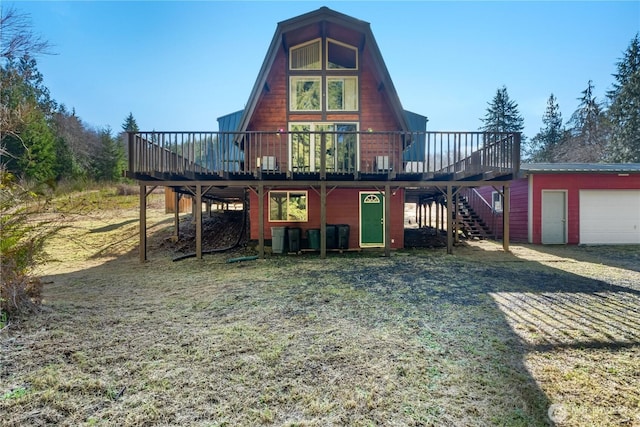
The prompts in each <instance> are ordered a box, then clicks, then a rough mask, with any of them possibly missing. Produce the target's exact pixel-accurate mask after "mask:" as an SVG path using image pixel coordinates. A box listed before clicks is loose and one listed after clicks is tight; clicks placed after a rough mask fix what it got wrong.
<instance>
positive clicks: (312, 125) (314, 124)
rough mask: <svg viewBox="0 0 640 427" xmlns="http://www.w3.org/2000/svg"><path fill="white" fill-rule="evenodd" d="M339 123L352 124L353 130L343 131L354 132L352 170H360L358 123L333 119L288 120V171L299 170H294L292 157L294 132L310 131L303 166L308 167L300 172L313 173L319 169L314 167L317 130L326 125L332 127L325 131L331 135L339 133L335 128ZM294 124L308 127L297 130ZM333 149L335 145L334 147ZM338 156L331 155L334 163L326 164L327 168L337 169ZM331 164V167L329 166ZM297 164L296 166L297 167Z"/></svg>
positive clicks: (320, 130)
mask: <svg viewBox="0 0 640 427" xmlns="http://www.w3.org/2000/svg"><path fill="white" fill-rule="evenodd" d="M340 125H348V126H354V128H355V130H353V131H343V132H345V134H346V133H348V132H356V135H355V136H356V141H355V159H354V172H359V171H360V135H359V134H358V133H357V132H358V131H359V130H360V123H359V122H357V121H350V120H344V121H342V120H334V121H330V122H318V121H311V122H310V121H290V122H289V124H288V128H287V129H288V131H289V138H288V141H287V143H288V144H287V145H288V147H287V152H288V156H289V162H288V163H289V172H299V170H297V169H296V170H294V161H293V160H294V159H293V138H294V136H295V135H296V133H298V132H310V134H309V165H307V166H305V168H308V170H303V171H302V172H310V173H315V172H319V170H318V169H317V168H316V152H317V150H316V137H318V138H319V135H318V132H322V131H323V129H322V128H327V127H332V128H333V130H330V131H327V132H329V133H331V134H333V135H340V134H341V132H340V131H339V130H337V127H338V126H340ZM294 126H307V127H308V128H309V130H303V131H299V130H296V129H293V127H294ZM317 143H318V144H320V142H319V141H318V142H317ZM336 143H337V141H333V144H334V145H335V144H336ZM334 149H335V147H334ZM339 160H340V159H339V157H337V156H335V155H334V156H333V161H334V164H333V165H327V170H331V169H337V165H338V162H339ZM329 166H331V167H329ZM297 167H298V166H296V168H297Z"/></svg>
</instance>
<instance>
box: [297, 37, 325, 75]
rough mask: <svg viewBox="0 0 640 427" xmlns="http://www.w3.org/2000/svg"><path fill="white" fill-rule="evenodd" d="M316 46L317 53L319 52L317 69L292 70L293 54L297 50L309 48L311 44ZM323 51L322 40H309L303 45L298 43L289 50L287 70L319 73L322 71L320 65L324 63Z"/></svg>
mask: <svg viewBox="0 0 640 427" xmlns="http://www.w3.org/2000/svg"><path fill="white" fill-rule="evenodd" d="M315 43H317V44H318V51H319V57H318V62H317V63H318V67H317V68H315V67H312V68H293V52H294V51H295V50H297V49H302V48H304V47H307V46H310V45H312V44H315ZM323 53H324V52H323V49H322V38H321V37H318V38H315V39H313V40H309V41H307V42H304V43H300V44H298V45H295V46H293V47H292V48H291V49H289V70H291V71H321V70H322V63H323V62H324V55H323Z"/></svg>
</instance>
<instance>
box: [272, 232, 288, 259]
mask: <svg viewBox="0 0 640 427" xmlns="http://www.w3.org/2000/svg"><path fill="white" fill-rule="evenodd" d="M286 234H287V227H271V252H273V253H274V254H282V253H285V252H286V248H285V244H286V243H287V241H286V239H285V237H286Z"/></svg>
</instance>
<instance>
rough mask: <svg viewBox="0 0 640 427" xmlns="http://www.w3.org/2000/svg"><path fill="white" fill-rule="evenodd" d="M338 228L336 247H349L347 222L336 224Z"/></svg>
mask: <svg viewBox="0 0 640 427" xmlns="http://www.w3.org/2000/svg"><path fill="white" fill-rule="evenodd" d="M336 227H337V230H338V249H349V224H338V225H336Z"/></svg>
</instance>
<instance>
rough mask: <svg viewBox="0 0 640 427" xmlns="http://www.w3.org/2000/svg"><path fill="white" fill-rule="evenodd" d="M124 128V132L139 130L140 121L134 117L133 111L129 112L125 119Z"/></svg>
mask: <svg viewBox="0 0 640 427" xmlns="http://www.w3.org/2000/svg"><path fill="white" fill-rule="evenodd" d="M122 130H123V131H124V132H139V131H140V129H139V128H138V123H136V119H134V118H133V113H129V115H128V116H127V118H126V119H124V123H123V124H122Z"/></svg>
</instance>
